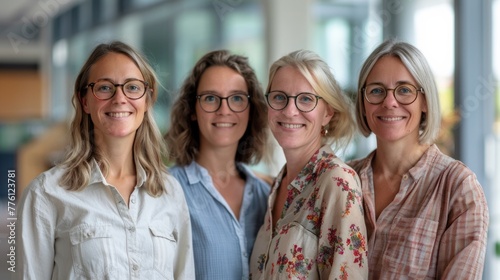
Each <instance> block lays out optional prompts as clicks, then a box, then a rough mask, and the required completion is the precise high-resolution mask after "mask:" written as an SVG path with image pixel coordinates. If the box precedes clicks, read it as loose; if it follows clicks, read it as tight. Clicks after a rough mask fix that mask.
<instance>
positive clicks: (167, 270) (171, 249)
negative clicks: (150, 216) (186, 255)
mask: <svg viewBox="0 0 500 280" xmlns="http://www.w3.org/2000/svg"><path fill="white" fill-rule="evenodd" d="M149 230H150V232H151V238H152V240H153V252H154V269H155V270H156V272H158V273H159V274H160V275H162V277H164V279H174V276H173V273H174V262H175V260H176V255H177V251H178V250H179V248H177V232H176V231H175V230H173V229H172V228H170V227H169V225H168V222H166V221H165V222H162V223H159V222H156V223H154V224H152V225H150V226H149Z"/></svg>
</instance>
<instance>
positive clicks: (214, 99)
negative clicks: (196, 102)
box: [201, 94, 219, 103]
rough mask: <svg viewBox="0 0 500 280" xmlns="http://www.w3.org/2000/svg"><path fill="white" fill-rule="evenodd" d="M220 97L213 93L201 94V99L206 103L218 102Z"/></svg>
mask: <svg viewBox="0 0 500 280" xmlns="http://www.w3.org/2000/svg"><path fill="white" fill-rule="evenodd" d="M218 100H219V97H218V96H216V95H213V94H204V95H202V96H201V101H203V102H204V103H216V102H217V101H218Z"/></svg>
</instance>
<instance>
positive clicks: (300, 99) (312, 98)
mask: <svg viewBox="0 0 500 280" xmlns="http://www.w3.org/2000/svg"><path fill="white" fill-rule="evenodd" d="M290 98H293V99H295V107H297V109H299V111H301V112H303V113H307V112H311V111H312V110H314V108H316V106H317V105H318V100H319V99H322V97H321V96H318V95H315V94H313V93H310V92H301V93H299V94H297V95H296V96H291V95H287V94H286V93H284V92H282V91H271V92H269V93H266V100H267V104H269V107H271V108H272V109H274V110H276V111H281V110H283V109H285V107H286V106H287V105H288V101H289V100H290Z"/></svg>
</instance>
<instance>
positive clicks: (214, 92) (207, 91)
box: [198, 90, 248, 96]
mask: <svg viewBox="0 0 500 280" xmlns="http://www.w3.org/2000/svg"><path fill="white" fill-rule="evenodd" d="M202 94H212V95H217V96H219V92H218V91H215V90H204V91H200V92H198V95H202ZM234 94H243V95H248V93H247V92H246V91H243V90H231V91H230V92H229V95H234Z"/></svg>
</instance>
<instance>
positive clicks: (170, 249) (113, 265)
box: [18, 161, 195, 280]
mask: <svg viewBox="0 0 500 280" xmlns="http://www.w3.org/2000/svg"><path fill="white" fill-rule="evenodd" d="M62 173H63V169H62V168H61V167H54V168H52V169H50V170H48V171H46V172H44V173H42V174H41V175H40V176H38V177H37V178H36V179H35V180H33V181H32V182H31V184H30V185H29V186H28V188H27V189H26V190H25V191H24V192H23V194H22V199H21V201H20V204H19V206H18V221H19V225H20V228H19V232H18V234H19V235H18V236H19V239H20V241H21V245H20V246H19V251H18V252H19V253H18V254H19V263H18V266H19V267H18V270H19V274H20V276H21V278H22V279H41V280H44V279H120V280H122V279H148V280H152V279H195V276H194V260H193V249H192V241H191V223H190V219H189V212H188V208H187V204H186V200H185V198H184V193H183V191H182V188H181V187H180V185H179V183H178V181H177V180H175V179H174V178H173V177H172V176H170V175H165V189H166V191H165V192H164V193H163V194H162V195H161V196H160V197H156V198H155V197H152V196H150V195H149V194H147V192H146V190H145V189H144V188H142V187H141V186H142V185H143V183H144V181H145V178H146V174H145V171H144V170H143V169H142V168H138V169H137V186H136V187H135V189H134V191H133V192H132V195H131V196H130V204H129V205H128V206H127V204H126V203H125V201H124V200H123V198H122V196H121V195H120V194H119V193H118V191H117V189H116V188H115V187H113V186H112V185H110V184H108V183H107V182H106V179H105V178H104V176H103V175H102V173H101V171H100V169H99V167H98V165H97V163H96V162H95V161H94V162H93V166H92V175H91V178H90V182H89V185H88V186H86V187H85V188H84V189H83V190H81V191H69V190H67V189H66V188H65V187H62V186H60V185H59V179H60V178H61V175H62Z"/></svg>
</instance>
